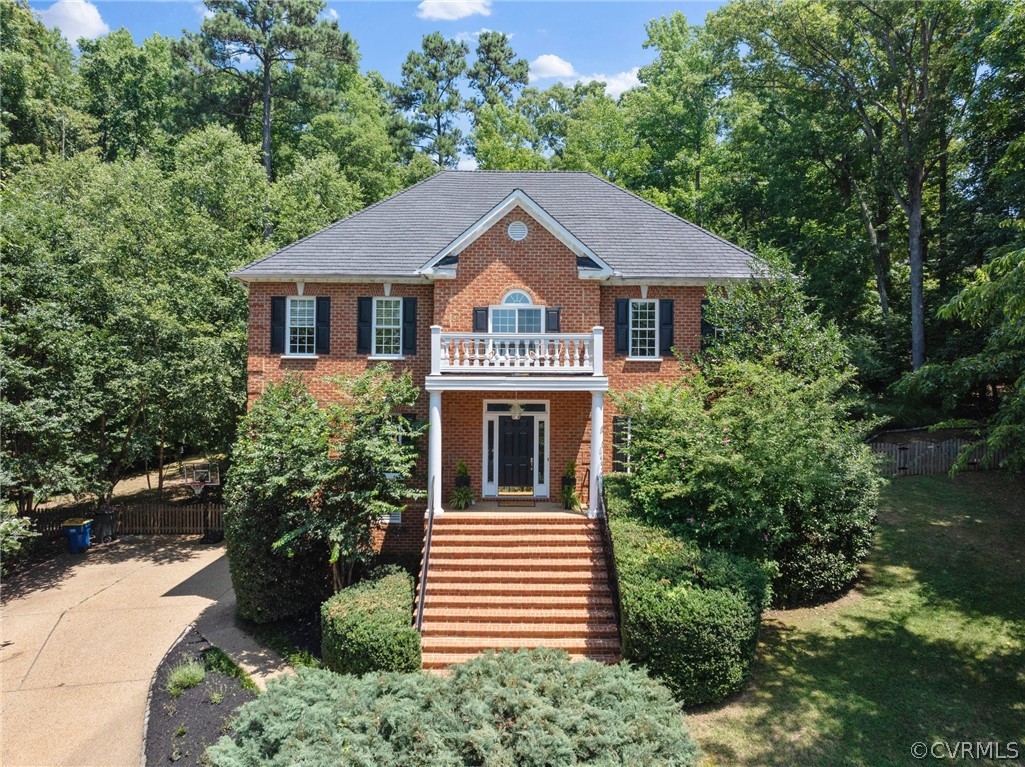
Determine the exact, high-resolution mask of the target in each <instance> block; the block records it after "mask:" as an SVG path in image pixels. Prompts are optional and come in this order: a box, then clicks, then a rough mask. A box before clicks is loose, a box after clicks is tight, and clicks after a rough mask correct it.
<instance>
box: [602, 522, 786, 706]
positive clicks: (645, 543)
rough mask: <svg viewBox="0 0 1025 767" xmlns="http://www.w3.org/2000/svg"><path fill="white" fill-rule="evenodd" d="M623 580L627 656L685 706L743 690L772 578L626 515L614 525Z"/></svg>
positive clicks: (745, 563)
mask: <svg viewBox="0 0 1025 767" xmlns="http://www.w3.org/2000/svg"><path fill="white" fill-rule="evenodd" d="M609 526H610V529H611V533H612V541H613V550H614V552H615V562H616V570H617V573H618V577H619V591H620V605H621V611H622V614H621V616H620V627H621V632H622V640H623V657H624V659H625V660H628V661H630V662H631V663H636V664H640V665H643V666H645V667H646V668H647V669H648V671H649V672H650V673H651V674H653V675H654V676H655V677H657V678H658V679H659V680H661V681H662V682H663V683H664V684H665V685H666V686H667V687H668V688H669V689H670V690H672V691H673V693H674V694H675V695H676V697H677V699H678V700H680V701H681V702H682V703H683V704H684V705H687V706H693V705H697V704H700V703H711V702H714V701H719V700H722V699H723V698H725V697H727V696H728V695H731V694H733V693H735V692H737V691H739V690H740V689H742V687H743V686H744V683H745V681H746V680H747V677H748V674H749V672H750V669H751V662H752V659H753V658H754V652H755V647H756V644H757V641H758V627H759V623H760V620H761V613H762V609H763V607H764V606H765V604H766V602H767V600H768V577H767V576H766V574H765V573H764V572H763V571H762V570H761V569H760V568H759V567H758V566H757V565H755V564H753V563H752V562H749V561H748V560H746V559H744V558H742V557H738V556H734V555H731V554H727V553H724V552H721V551H711V550H702V549H701V548H699V546H698V545H697V544H696V543H694V542H693V541H688V540H686V539H684V538H682V537H680V536H677V535H673V534H672V533H670V532H669V531H667V530H665V529H661V528H659V527H656V526H653V525H650V524H646V523H644V522H642V521H639V520H636V519H631V518H629V517H624V516H621V515H620V516H612V517H611V518H610V520H609Z"/></svg>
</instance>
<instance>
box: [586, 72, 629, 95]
mask: <svg viewBox="0 0 1025 767" xmlns="http://www.w3.org/2000/svg"><path fill="white" fill-rule="evenodd" d="M640 71H641V68H640V67H634V68H633V69H628V70H627V71H625V72H618V73H616V74H614V75H587V76H586V77H581V78H580V82H582V83H593V82H595V81H596V80H597V81H600V82H603V83H605V92H606V93H607V94H609V95H610V96H611V97H612V98H614V99H617V98H619V97H620V96H621V95H623V93H625V92H626V91H628V90H630V89H631V88H636V87H638V86H639V85H640V84H641V81H640V79H638V77H637V73H638V72H640Z"/></svg>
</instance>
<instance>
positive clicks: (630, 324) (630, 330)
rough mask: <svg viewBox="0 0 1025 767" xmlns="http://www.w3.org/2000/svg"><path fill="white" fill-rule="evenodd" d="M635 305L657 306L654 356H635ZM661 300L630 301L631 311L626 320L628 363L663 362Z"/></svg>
mask: <svg viewBox="0 0 1025 767" xmlns="http://www.w3.org/2000/svg"><path fill="white" fill-rule="evenodd" d="M634 304H654V305H655V354H654V355H652V356H646V355H640V356H638V355H635V354H633V348H634ZM658 305H659V300H658V299H657V298H631V299H630V311H629V313H628V315H627V318H626V327H627V339H626V341H627V346H626V349H627V358H626V360H627V362H661V361H662V357H661V356H659V349H661V348H662V346H661V341H662V339H661V338H660V337H659V336H660V333H659V324H660V323H659V319H658V315H659V306H658Z"/></svg>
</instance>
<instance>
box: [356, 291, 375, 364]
mask: <svg viewBox="0 0 1025 767" xmlns="http://www.w3.org/2000/svg"><path fill="white" fill-rule="evenodd" d="M373 314H374V299H372V298H366V297H363V298H357V299H356V353H357V354H370V341H371V339H370V336H371V332H372V326H371V324H370V322H371V318H372V316H373Z"/></svg>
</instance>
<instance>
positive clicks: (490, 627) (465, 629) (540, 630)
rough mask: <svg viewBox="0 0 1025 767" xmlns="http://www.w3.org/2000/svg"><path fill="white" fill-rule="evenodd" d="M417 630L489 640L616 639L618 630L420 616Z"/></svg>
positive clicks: (608, 626)
mask: <svg viewBox="0 0 1025 767" xmlns="http://www.w3.org/2000/svg"><path fill="white" fill-rule="evenodd" d="M420 633H421V634H422V635H423V636H424V637H425V638H426V637H430V638H431V639H434V638H435V637H467V638H471V639H474V640H481V641H490V640H491V639H492V638H503V637H520V638H523V639H527V638H532V637H534V638H543V637H552V638H554V639H559V638H563V639H572V638H575V637H584V638H586V639H608V638H611V639H616V638H618V637H619V630H618V629H617V628H616V624H615V623H609V622H605V623H549V622H546V621H528V622H526V623H491V622H480V621H467V622H462V623H460V622H456V621H436V620H434V619H429V618H427V617H426V616H425V617H424V623H423V627H422V628H421V630H420Z"/></svg>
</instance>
